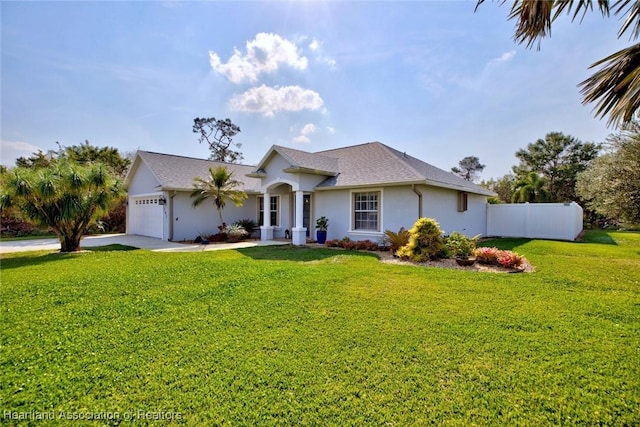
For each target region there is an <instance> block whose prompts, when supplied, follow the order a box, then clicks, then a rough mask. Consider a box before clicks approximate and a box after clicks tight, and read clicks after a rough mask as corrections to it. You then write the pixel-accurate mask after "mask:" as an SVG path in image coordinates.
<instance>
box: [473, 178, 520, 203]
mask: <svg viewBox="0 0 640 427" xmlns="http://www.w3.org/2000/svg"><path fill="white" fill-rule="evenodd" d="M515 182H516V179H515V177H514V176H513V175H512V174H506V175H504V176H502V177H500V178H498V179H493V178H491V179H489V180H488V181H482V182H481V183H480V186H482V187H484V188H486V189H487V190H491V191H493V192H494V193H496V194H498V197H497V200H493V202H494V203H511V197H512V196H513V185H514V184H515Z"/></svg>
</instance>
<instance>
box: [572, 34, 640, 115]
mask: <svg viewBox="0 0 640 427" xmlns="http://www.w3.org/2000/svg"><path fill="white" fill-rule="evenodd" d="M598 66H601V68H600V70H598V71H597V72H596V73H594V74H593V75H592V76H591V77H589V78H588V79H586V80H584V81H583V82H581V83H580V84H579V85H578V86H580V87H581V89H580V93H582V95H583V99H582V103H583V104H588V103H591V102H595V103H596V107H595V110H596V116H599V117H604V116H606V115H607V114H608V115H609V120H608V124H609V125H617V124H619V123H620V122H629V121H631V120H632V119H633V118H634V117H635V116H637V112H638V110H639V109H640V43H638V44H635V45H633V46H631V47H628V48H625V49H622V50H620V51H618V52H616V53H614V54H613V55H610V56H608V57H606V58H604V59H602V60H600V61H598V62H596V63H595V64H593V65H591V67H589V68H594V67H598Z"/></svg>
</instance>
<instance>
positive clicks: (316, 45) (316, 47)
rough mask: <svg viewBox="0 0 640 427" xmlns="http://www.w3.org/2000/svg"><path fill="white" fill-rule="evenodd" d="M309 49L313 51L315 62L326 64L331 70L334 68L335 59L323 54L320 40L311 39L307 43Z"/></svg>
mask: <svg viewBox="0 0 640 427" xmlns="http://www.w3.org/2000/svg"><path fill="white" fill-rule="evenodd" d="M309 49H311V51H312V52H313V53H314V56H315V60H316V61H317V62H320V63H323V64H326V65H328V66H329V68H331V69H332V70H334V69H335V68H336V65H337V62H336V60H335V59H334V58H332V57H330V56H327V55H325V54H324V52H323V49H322V42H320V41H318V40H317V39H313V40H311V43H309Z"/></svg>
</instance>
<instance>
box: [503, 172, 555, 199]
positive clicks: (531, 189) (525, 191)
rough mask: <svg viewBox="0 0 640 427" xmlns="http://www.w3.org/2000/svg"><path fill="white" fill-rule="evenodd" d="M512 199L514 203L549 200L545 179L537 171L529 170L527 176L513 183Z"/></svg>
mask: <svg viewBox="0 0 640 427" xmlns="http://www.w3.org/2000/svg"><path fill="white" fill-rule="evenodd" d="M511 201H512V202H514V203H526V202H529V203H543V202H547V201H548V194H547V190H545V180H544V179H543V178H541V177H540V175H538V174H537V173H536V172H529V174H527V176H526V178H524V179H521V180H518V181H516V183H515V184H514V185H513V195H512V196H511Z"/></svg>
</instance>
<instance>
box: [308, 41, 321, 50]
mask: <svg viewBox="0 0 640 427" xmlns="http://www.w3.org/2000/svg"><path fill="white" fill-rule="evenodd" d="M319 48H320V42H319V41H318V40H316V39H313V40H312V41H311V43H309V49H311V50H318V49H319Z"/></svg>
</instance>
